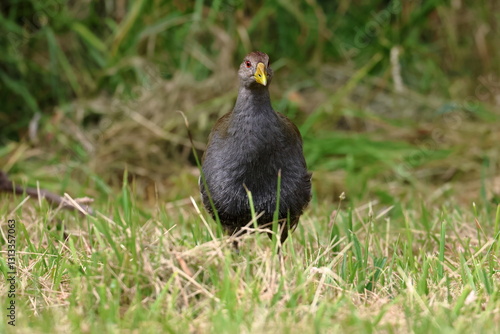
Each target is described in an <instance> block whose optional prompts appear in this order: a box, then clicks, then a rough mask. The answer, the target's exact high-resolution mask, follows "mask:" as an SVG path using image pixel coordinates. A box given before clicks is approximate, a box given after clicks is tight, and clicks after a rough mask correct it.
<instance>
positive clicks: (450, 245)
mask: <svg viewBox="0 0 500 334" xmlns="http://www.w3.org/2000/svg"><path fill="white" fill-rule="evenodd" d="M132 189H133V185H128V184H127V183H124V185H123V190H122V192H121V194H120V195H119V196H117V197H115V198H112V199H109V200H108V202H103V203H96V208H97V209H98V210H99V211H100V212H102V213H100V214H98V215H97V216H96V217H91V216H87V217H82V216H80V215H79V214H76V213H71V212H65V211H57V210H55V209H53V208H49V207H48V206H47V204H46V203H45V202H41V203H40V204H39V203H37V202H36V201H24V199H23V197H22V196H20V197H17V198H15V199H14V200H11V201H2V203H3V204H2V207H1V208H0V209H1V210H0V212H2V221H6V219H15V220H16V222H17V226H16V229H17V233H16V242H17V245H16V246H17V259H16V260H17V266H18V267H17V273H18V275H17V277H18V282H17V294H16V306H17V323H16V332H19V331H20V332H51V333H58V332H69V331H71V332H74V333H86V332H92V333H93V332H98V331H106V332H123V331H134V330H140V331H141V332H146V333H155V332H171V333H184V332H213V333H221V332H223V333H238V332H253V333H259V332H267V331H277V332H292V333H295V332H307V333H312V332H316V333H318V332H320V333H323V332H352V331H361V332H374V331H376V332H381V331H382V332H416V333H428V332H435V333H442V332H464V333H465V332H467V333H470V332H495V331H497V330H498V323H499V320H500V319H499V314H500V313H499V311H500V300H499V296H500V294H499V290H498V286H499V285H498V279H499V273H498V270H499V268H498V263H499V262H498V256H499V245H498V237H499V225H500V206H499V207H497V208H496V211H495V210H491V209H490V210H486V209H485V208H484V207H481V206H480V205H477V206H475V207H474V210H471V209H469V210H465V209H464V208H461V207H457V206H456V205H455V204H454V203H448V204H444V205H443V206H441V207H432V206H429V203H426V201H425V200H417V199H415V201H412V202H408V203H404V204H403V203H397V202H395V203H394V204H393V205H392V206H386V205H380V204H377V203H373V202H368V203H364V204H358V205H353V204H349V205H340V206H339V207H337V208H332V206H331V205H329V204H325V203H319V202H317V199H314V200H313V203H312V205H311V208H310V209H309V210H308V211H307V212H306V214H305V215H304V216H303V218H302V221H301V224H300V225H299V227H298V229H297V230H296V231H295V233H294V234H293V235H292V237H291V238H290V240H289V241H287V242H286V243H285V246H284V250H283V255H284V259H283V261H282V262H280V260H279V258H278V257H277V256H275V255H274V252H273V251H272V247H271V241H270V240H268V238H267V236H266V235H265V234H252V235H246V236H244V237H242V241H241V244H240V247H241V250H240V253H239V254H237V253H235V252H234V251H233V250H232V247H231V243H230V241H228V240H227V238H226V237H222V236H221V235H219V234H218V232H217V229H216V226H215V225H214V223H213V222H212V221H210V220H208V218H207V217H206V216H205V215H203V214H202V215H201V216H198V215H197V214H196V210H194V208H193V207H192V205H193V204H190V203H186V204H184V205H179V206H178V205H175V203H167V205H164V204H161V203H158V204H157V205H155V207H154V208H152V209H148V210H145V209H144V207H141V205H140V203H138V202H137V201H136V200H135V199H134V197H135V196H134V193H133V191H132ZM341 204H342V203H341ZM203 220H205V221H209V223H208V224H204V223H202V221H203ZM2 231H3V230H2ZM3 261H5V257H2V268H3V270H5V266H4V265H5V263H4V262H3ZM2 290H3V291H2V293H1V298H2V302H3V305H4V304H5V302H6V300H7V298H6V291H5V286H2ZM0 326H2V331H3V332H4V331H5V330H11V329H10V328H9V327H10V326H7V325H6V323H5V321H3V322H2V324H1V325H0Z"/></svg>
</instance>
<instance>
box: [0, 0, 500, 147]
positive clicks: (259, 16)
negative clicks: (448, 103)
mask: <svg viewBox="0 0 500 334" xmlns="http://www.w3.org/2000/svg"><path fill="white" fill-rule="evenodd" d="M498 9H499V4H498V2H496V1H493V0H490V1H487V0H485V1H481V2H474V1H465V0H464V1H448V0H427V1H423V0H422V1H397V0H392V1H387V0H376V1H369V2H367V1H359V0H356V1H348V0H340V1H327V0H296V1H284V0H270V1H263V0H260V1H244V0H215V1H202V0H197V1H175V0H174V1H162V0H137V1H127V0H107V1H89V2H87V1H85V2H83V1H68V0H44V1H35V0H8V1H6V2H2V4H1V5H0V31H1V33H0V48H1V50H2V52H1V53H0V100H1V101H2V103H3V106H2V111H1V112H0V127H1V128H0V144H1V143H5V142H6V140H18V139H19V138H21V137H23V136H24V134H25V132H26V129H27V125H28V123H29V121H30V119H32V117H33V115H34V114H35V113H38V112H41V113H43V114H44V115H50V114H51V113H52V112H53V109H54V107H55V106H62V107H63V110H64V109H65V107H64V106H65V105H67V104H68V103H70V102H71V101H73V100H74V99H78V98H87V97H91V96H94V95H96V94H102V93H107V94H116V93H117V92H119V93H126V94H128V93H131V91H132V88H133V87H134V86H135V85H137V84H140V83H141V80H144V75H145V72H147V68H148V65H147V64H154V65H155V66H157V67H158V68H159V69H160V72H161V75H162V77H163V78H166V79H168V78H170V77H172V76H173V75H174V74H175V73H176V72H178V71H183V72H189V73H191V74H193V75H194V76H195V77H196V78H197V79H199V80H202V79H204V78H206V77H208V76H209V75H210V74H211V73H212V72H213V71H214V70H220V69H216V68H214V66H213V62H212V61H211V59H213V58H214V57H216V56H217V54H218V53H220V48H221V47H226V48H228V47H231V48H233V50H231V51H232V52H231V54H232V55H233V59H232V61H234V62H238V61H239V59H240V58H241V57H242V55H244V54H245V53H246V52H248V51H249V50H251V49H260V50H265V51H266V52H267V53H269V54H271V55H272V58H273V59H282V58H286V59H289V60H290V61H291V62H292V64H296V65H297V71H306V72H307V71H313V70H318V69H321V66H322V65H323V64H324V63H344V62H352V61H353V62H354V63H355V66H356V67H358V68H360V67H362V66H363V65H364V64H365V63H366V62H368V61H369V60H370V59H372V57H373V56H374V55H376V54H379V55H381V56H382V58H381V61H379V62H378V63H377V64H376V66H375V67H373V68H372V69H370V72H369V74H370V75H378V74H382V73H385V72H386V71H387V69H388V68H389V67H390V53H391V50H392V49H393V47H398V48H400V50H401V55H400V61H401V63H402V66H404V68H405V71H404V73H403V79H404V81H405V82H406V84H408V85H410V86H411V88H412V89H414V90H417V91H419V92H421V93H429V92H439V93H440V94H444V95H445V96H446V95H447V94H448V88H449V85H450V78H452V77H453V76H459V77H461V76H468V77H476V76H477V75H478V74H480V73H484V72H490V71H493V70H497V71H498V69H499V68H498V67H499V62H498V61H494V60H495V59H497V60H498V47H496V45H494V44H493V42H494V40H492V39H490V38H489V36H490V35H491V34H492V33H494V32H495V31H494V30H495V29H497V28H498V27H497V22H498V16H499V15H500V14H499V13H500V11H499V10H498ZM221 31H223V32H225V34H226V35H227V36H229V37H230V38H231V39H232V42H230V43H224V44H221V43H220V42H219V41H218V40H219V39H220V38H224V37H221V34H220V32H221ZM298 65H301V66H298ZM304 65H305V66H304ZM233 68H234V64H228V70H231V71H232V70H233Z"/></svg>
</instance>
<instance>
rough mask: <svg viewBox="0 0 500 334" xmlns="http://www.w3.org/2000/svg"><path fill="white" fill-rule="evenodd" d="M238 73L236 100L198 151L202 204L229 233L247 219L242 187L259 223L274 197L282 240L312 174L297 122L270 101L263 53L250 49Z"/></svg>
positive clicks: (307, 195) (266, 219) (303, 202)
mask: <svg viewBox="0 0 500 334" xmlns="http://www.w3.org/2000/svg"><path fill="white" fill-rule="evenodd" d="M238 75H239V79H240V88H239V92H238V98H237V100H236V105H235V106H234V109H233V111H232V112H229V113H227V114H226V115H224V116H222V117H221V118H220V119H219V120H218V121H217V123H216V124H215V126H214V127H213V129H212V132H211V133H210V136H209V138H208V145H207V148H206V151H205V153H204V155H203V159H202V172H203V174H204V177H205V181H203V179H202V178H200V191H201V195H202V199H203V205H204V206H205V208H206V209H207V210H208V211H209V212H210V214H211V215H212V217H214V219H215V212H214V208H215V210H216V211H217V214H218V216H219V219H220V222H221V224H222V226H223V228H224V230H225V231H226V232H227V233H228V234H229V235H232V234H234V233H236V232H237V231H239V230H240V229H241V228H242V227H244V226H246V225H247V224H248V223H249V222H250V221H251V219H252V215H251V210H250V203H249V198H248V195H247V189H248V190H249V191H250V192H251V194H252V198H253V205H254V208H255V212H256V214H257V215H259V214H260V217H259V218H258V221H257V223H258V225H259V226H263V225H264V226H268V227H271V224H272V222H273V218H274V213H275V211H276V209H277V207H276V205H277V203H278V202H279V216H278V223H279V227H280V229H279V230H280V233H281V242H284V241H285V240H286V238H287V237H288V231H293V229H294V228H295V227H296V226H297V224H298V222H299V218H300V215H301V214H302V211H303V210H304V208H305V207H306V206H307V204H308V203H309V201H310V199H311V174H310V173H308V171H307V166H306V161H305V159H304V154H303V151H302V137H301V135H300V132H299V130H298V129H297V127H296V126H295V125H294V124H293V123H292V122H291V121H290V120H289V119H288V118H287V117H286V116H285V115H283V114H281V113H278V112H275V111H274V110H273V108H272V106H271V99H270V97H269V89H268V87H269V84H270V83H271V80H272V78H273V71H272V70H271V68H270V67H269V57H268V55H267V54H265V53H262V52H259V51H256V52H251V53H249V54H248V55H247V56H246V57H245V59H244V60H243V63H241V65H240V69H239V71H238ZM279 174H281V178H280V189H279V193H278V188H277V187H278V176H279ZM206 187H208V191H207V189H206ZM278 195H279V200H278ZM209 197H211V199H212V203H213V207H212V204H211V202H210V198H209ZM236 246H237V245H236Z"/></svg>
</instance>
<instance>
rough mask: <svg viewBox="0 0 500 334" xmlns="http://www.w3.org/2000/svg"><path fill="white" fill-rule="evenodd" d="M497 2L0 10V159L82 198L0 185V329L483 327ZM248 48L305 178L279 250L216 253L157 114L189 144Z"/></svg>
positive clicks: (499, 226)
mask: <svg viewBox="0 0 500 334" xmlns="http://www.w3.org/2000/svg"><path fill="white" fill-rule="evenodd" d="M33 11H34V12H35V13H36V14H37V15H31V14H32V12H33ZM497 13H498V3H497V2H496V1H493V0H492V1H483V2H481V3H479V2H475V3H473V4H472V3H468V2H467V1H460V0H458V1H452V2H450V3H448V1H441V0H434V1H421V2H419V1H408V2H398V1H382V0H380V1H372V2H370V4H368V3H367V2H363V1H338V2H336V3H334V2H327V1H319V0H318V1H309V0H308V1H296V2H293V1H290V2H285V1H281V0H276V1H273V0H270V1H255V2H252V4H250V2H245V1H239V0H228V1H226V0H222V1H213V2H203V1H195V2H193V3H188V2H187V3H184V2H178V1H149V0H139V1H135V2H127V1H122V0H115V1H106V2H97V1H95V2H89V3H86V2H85V3H84V2H77V1H75V2H65V1H59V0H54V1H48V2H40V1H24V2H22V3H21V2H16V1H13V2H11V3H9V4H8V5H7V4H5V5H4V4H2V5H0V14H1V15H0V28H2V29H5V31H7V33H6V34H0V47H2V50H5V52H2V53H1V54H0V60H1V62H2V65H1V66H0V100H1V101H2V103H3V106H2V108H3V109H2V110H3V111H1V112H0V168H1V169H2V170H3V171H5V172H8V173H9V175H10V177H11V179H12V180H13V181H15V182H16V184H20V185H23V186H31V187H40V188H44V189H49V190H51V191H53V192H56V193H59V194H61V195H62V194H64V193H67V194H69V196H70V197H72V198H83V197H90V198H92V199H93V200H94V202H93V203H92V207H93V208H94V209H95V210H96V211H97V214H96V215H95V216H84V215H81V214H79V213H76V212H69V211H67V210H62V209H60V208H55V207H50V206H49V205H48V203H47V202H45V201H37V200H34V199H27V198H26V197H25V196H21V195H18V196H14V195H12V194H0V223H1V224H2V226H1V229H0V233H1V234H2V239H1V244H2V252H1V253H0V254H1V257H0V264H1V270H2V273H3V276H4V277H5V278H4V277H2V279H5V280H6V282H8V281H7V279H8V278H9V274H8V271H9V270H8V266H7V264H8V262H7V261H8V255H9V254H8V252H7V250H8V241H9V240H12V237H10V238H11V239H9V233H10V232H9V231H10V230H9V220H14V221H15V231H14V230H12V231H11V232H13V235H15V242H16V245H15V246H16V251H17V255H16V265H17V272H16V284H15V298H11V297H9V290H10V289H11V288H10V284H0V304H1V305H2V308H1V312H0V315H1V319H2V320H1V321H0V332H1V333H3V332H12V333H14V332H16V333H24V332H25V333H68V332H71V333H94V332H105V333H119V332H120V333H122V332H125V333H128V332H130V333H137V332H144V333H161V332H167V333H186V332H191V333H206V332H213V333H240V332H244V333H245V332H248V333H266V332H271V331H274V332H280V333H281V332H285V333H287V332H289V333H296V332H303V333H310V332H315V333H329V332H341V333H343V332H387V333H407V332H414V333H429V332H430V333H434V332H435V333H483V332H491V333H494V332H498V331H499V330H500V325H499V324H500V288H499V287H500V274H499V270H500V264H499V263H500V262H499V256H500V249H499V248H500V246H499V240H498V239H499V237H500V234H499V233H500V206H499V202H500V176H499V175H500V151H499V149H498V143H499V142H500V132H499V131H498V129H499V124H500V85H499V82H500V80H499V78H498V70H499V64H500V61H499V60H500V55H499V51H500V49H499V48H498V43H497V40H498V27H497V22H498V17H497V16H498V14H497ZM253 49H260V50H262V51H266V52H268V53H269V54H270V55H271V63H272V67H273V69H274V71H275V78H274V79H273V83H272V85H271V88H270V89H271V96H272V100H273V106H274V108H275V109H276V110H277V111H281V112H284V113H285V114H287V115H288V116H289V117H290V118H291V119H293V120H294V122H295V123H296V124H297V125H298V126H299V128H300V130H301V132H302V134H303V137H304V151H305V155H306V160H307V162H308V166H309V168H310V169H311V170H312V171H313V173H314V174H313V175H314V176H313V192H314V194H313V200H312V202H311V205H310V206H309V208H308V210H307V211H306V212H305V214H304V216H303V217H302V219H301V223H300V224H299V226H298V228H297V230H296V231H295V233H294V234H293V235H292V237H291V238H289V240H288V241H287V242H286V243H285V245H284V249H283V260H282V261H280V259H279V257H278V256H276V255H275V252H274V250H275V249H276V247H277V245H276V244H273V242H272V241H271V240H269V239H268V238H267V236H265V235H264V234H251V235H245V236H243V237H242V240H241V250H240V252H239V253H235V252H234V251H232V250H231V247H230V244H231V240H228V238H227V237H224V236H223V235H222V234H221V233H220V231H219V230H218V228H217V226H216V224H215V223H214V222H213V221H212V220H211V219H209V218H208V216H207V214H206V212H205V211H204V210H203V209H202V208H201V207H200V201H199V195H198V190H197V189H198V185H197V178H198V175H199V172H198V169H197V167H196V164H195V163H194V158H193V155H192V147H191V143H190V141H189V140H188V137H187V135H186V129H185V126H184V119H183V117H182V116H181V115H180V114H179V113H178V112H177V111H182V112H183V113H184V114H185V115H186V117H187V119H188V120H189V128H190V130H191V132H192V133H193V136H194V146H195V149H196V151H197V152H198V154H200V153H202V151H203V149H204V144H205V142H206V138H207V135H208V132H209V130H210V128H211V126H212V125H213V124H214V122H215V120H216V119H217V118H218V117H219V116H221V115H222V114H224V113H225V112H228V111H230V110H231V108H232V106H233V105H234V100H235V98H236V94H237V90H236V85H237V83H236V74H235V73H236V68H237V66H238V63H239V62H240V60H241V57H242V56H243V55H244V54H245V53H246V52H248V51H250V50H253ZM14 110H15V111H16V112H11V111H14ZM11 224H12V222H11ZM11 300H15V303H16V304H15V306H16V327H15V328H14V327H12V326H10V325H9V324H8V322H7V321H8V320H9V319H8V318H7V315H8V314H9V313H8V312H10V311H9V310H7V307H8V306H9V303H10V302H11Z"/></svg>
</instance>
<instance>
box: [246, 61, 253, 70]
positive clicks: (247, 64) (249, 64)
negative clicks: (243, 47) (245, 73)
mask: <svg viewBox="0 0 500 334" xmlns="http://www.w3.org/2000/svg"><path fill="white" fill-rule="evenodd" d="M245 65H246V66H247V68H250V67H252V63H251V62H249V61H248V60H247V61H246V62H245Z"/></svg>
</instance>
